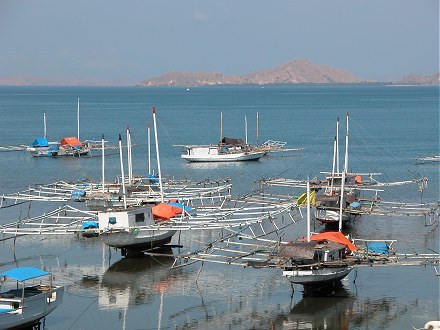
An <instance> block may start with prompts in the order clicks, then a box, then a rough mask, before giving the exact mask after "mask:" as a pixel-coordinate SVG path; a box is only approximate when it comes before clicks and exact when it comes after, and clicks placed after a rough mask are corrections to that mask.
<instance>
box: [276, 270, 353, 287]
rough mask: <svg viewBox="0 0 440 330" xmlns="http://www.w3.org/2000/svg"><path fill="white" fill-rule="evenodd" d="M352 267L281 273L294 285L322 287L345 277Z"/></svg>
mask: <svg viewBox="0 0 440 330" xmlns="http://www.w3.org/2000/svg"><path fill="white" fill-rule="evenodd" d="M352 269H353V268H352V267H337V268H335V267H318V268H317V269H314V267H310V268H306V269H302V268H300V269H293V270H285V271H283V276H286V277H287V279H288V280H289V281H290V282H291V283H294V284H301V285H303V286H322V285H328V284H332V283H335V282H337V281H340V280H342V279H343V278H344V277H346V276H347V275H348V274H349V273H350V272H351V270H352Z"/></svg>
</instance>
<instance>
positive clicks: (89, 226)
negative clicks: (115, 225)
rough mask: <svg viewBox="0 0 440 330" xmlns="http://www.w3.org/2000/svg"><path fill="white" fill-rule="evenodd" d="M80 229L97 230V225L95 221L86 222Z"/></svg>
mask: <svg viewBox="0 0 440 330" xmlns="http://www.w3.org/2000/svg"><path fill="white" fill-rule="evenodd" d="M81 228H82V229H92V228H99V225H98V223H97V222H95V221H86V222H84V223H83V224H82V226H81Z"/></svg>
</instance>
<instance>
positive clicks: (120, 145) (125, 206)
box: [119, 134, 127, 209]
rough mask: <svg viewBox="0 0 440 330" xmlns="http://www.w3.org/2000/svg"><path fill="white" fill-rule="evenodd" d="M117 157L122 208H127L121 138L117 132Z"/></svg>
mask: <svg viewBox="0 0 440 330" xmlns="http://www.w3.org/2000/svg"><path fill="white" fill-rule="evenodd" d="M119 159H120V161H121V179H122V197H123V199H124V209H126V208H127V199H126V197H125V178H124V162H123V159H122V139H121V134H119Z"/></svg>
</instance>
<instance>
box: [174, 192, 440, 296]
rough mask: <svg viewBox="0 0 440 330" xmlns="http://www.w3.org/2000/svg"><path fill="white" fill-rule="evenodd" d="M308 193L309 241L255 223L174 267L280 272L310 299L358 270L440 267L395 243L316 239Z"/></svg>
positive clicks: (337, 236)
mask: <svg viewBox="0 0 440 330" xmlns="http://www.w3.org/2000/svg"><path fill="white" fill-rule="evenodd" d="M307 193H308V197H307V198H306V199H307V210H308V211H307V236H306V238H305V239H302V240H300V241H297V242H293V243H292V242H289V241H285V239H284V237H283V233H285V232H287V231H286V230H287V228H288V227H290V226H292V225H293V224H294V223H297V221H293V222H292V223H287V224H285V225H284V226H281V225H276V224H274V228H273V230H266V231H263V232H262V231H259V232H257V231H256V230H255V229H254V228H253V227H254V224H249V225H248V226H246V227H244V226H243V227H241V228H240V229H239V230H229V234H228V235H226V236H223V237H221V238H219V239H218V240H216V241H213V242H208V243H206V244H205V245H204V247H201V248H199V249H197V250H195V251H191V252H187V253H181V254H179V255H176V256H175V262H174V264H173V267H172V268H179V267H184V266H187V265H191V264H193V263H194V262H198V261H202V262H205V261H206V262H208V263H220V264H225V265H238V266H242V267H253V268H257V269H259V268H275V269H280V270H282V274H283V276H285V277H286V278H287V279H288V280H289V281H290V282H291V283H292V284H300V285H302V286H303V287H304V294H305V295H308V294H309V293H314V294H315V293H320V291H319V290H321V289H324V288H328V287H333V286H335V285H337V284H338V283H339V282H340V281H341V280H342V279H343V278H344V277H346V276H347V275H348V274H349V273H350V272H351V270H352V269H353V268H354V267H362V266H370V267H371V266H386V265H389V266H416V265H432V266H434V267H437V266H438V265H439V264H440V255H439V254H438V253H433V254H421V253H400V254H398V253H396V252H395V251H394V250H393V249H392V244H393V243H394V242H395V240H360V239H356V240H353V241H351V240H349V239H347V237H345V236H344V235H343V234H342V233H341V232H340V231H338V232H324V233H319V234H312V233H311V232H310V211H309V209H310V188H309V189H307ZM298 214H299V215H301V218H302V214H301V213H298ZM298 220H299V219H298ZM202 266H203V263H202ZM436 272H437V270H436ZM198 274H200V271H199V273H198ZM437 274H438V272H437ZM292 288H293V287H292ZM317 289H319V290H318V291H317Z"/></svg>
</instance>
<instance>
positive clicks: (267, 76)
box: [139, 60, 439, 87]
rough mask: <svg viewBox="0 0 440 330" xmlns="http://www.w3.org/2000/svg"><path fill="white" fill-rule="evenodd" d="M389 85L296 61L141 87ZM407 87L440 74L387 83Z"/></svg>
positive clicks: (182, 75) (181, 76)
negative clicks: (245, 72) (238, 73)
mask: <svg viewBox="0 0 440 330" xmlns="http://www.w3.org/2000/svg"><path fill="white" fill-rule="evenodd" d="M359 83H385V82H380V81H368V80H365V79H361V78H359V77H356V76H355V75H354V74H353V73H351V72H348V71H345V70H342V69H338V68H334V67H330V66H326V65H321V64H314V63H311V62H309V61H307V60H293V61H291V62H289V63H288V64H283V65H280V66H277V67H276V68H274V69H268V70H264V71H258V72H254V73H251V74H249V75H245V76H225V75H223V74H221V73H217V72H177V71H173V72H168V73H166V74H164V75H162V76H159V77H154V78H149V79H146V80H144V81H143V82H141V83H140V84H139V86H148V87H150V86H157V87H159V86H184V87H185V86H216V85H293V84H359ZM386 83H392V84H406V85H421V84H423V85H434V84H437V85H438V84H439V73H437V74H434V75H432V76H422V75H416V74H411V75H408V76H407V77H405V78H403V79H401V80H399V81H395V82H386Z"/></svg>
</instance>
